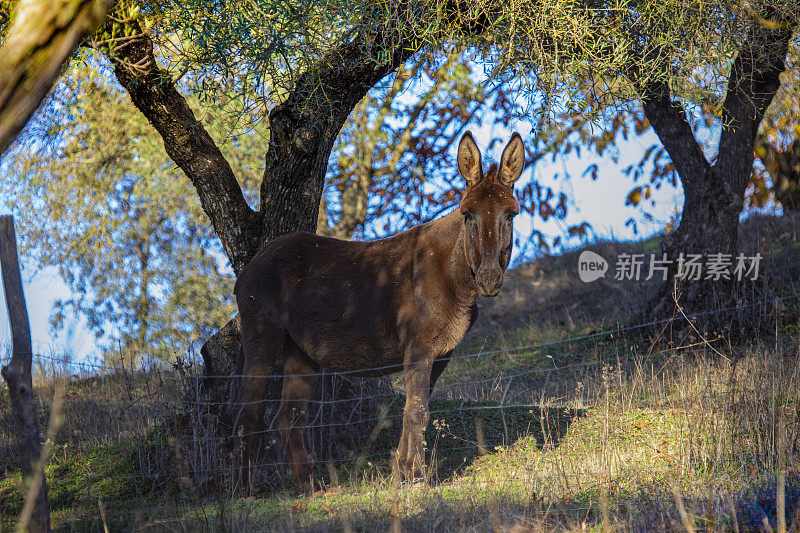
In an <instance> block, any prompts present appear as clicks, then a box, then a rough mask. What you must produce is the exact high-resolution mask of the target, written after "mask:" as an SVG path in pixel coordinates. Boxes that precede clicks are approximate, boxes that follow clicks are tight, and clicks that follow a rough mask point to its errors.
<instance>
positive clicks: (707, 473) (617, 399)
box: [0, 216, 800, 531]
mask: <svg viewBox="0 0 800 533" xmlns="http://www.w3.org/2000/svg"><path fill="white" fill-rule="evenodd" d="M741 240H742V247H743V249H744V250H746V251H748V252H755V251H760V252H762V253H764V255H765V261H764V265H763V271H764V274H765V275H767V276H769V277H770V286H771V287H772V288H773V290H774V294H772V295H771V299H770V300H769V302H767V303H763V304H762V305H761V307H763V321H764V323H763V325H759V327H760V330H761V331H762V334H761V335H759V336H758V337H757V338H753V339H752V340H751V341H750V342H747V343H743V344H739V345H731V344H730V343H726V342H725V339H703V338H699V339H698V340H697V342H696V343H695V344H694V345H693V346H690V347H688V348H687V347H684V348H683V349H677V348H674V347H669V346H664V345H658V344H656V345H654V344H652V343H651V342H650V341H649V339H648V340H645V338H643V337H641V336H639V335H638V332H637V330H636V328H631V326H635V325H636V322H635V317H636V316H638V311H639V310H640V308H641V305H642V303H643V302H646V298H647V295H648V294H649V293H650V292H652V290H653V288H654V286H653V285H652V284H648V283H641V282H639V283H636V282H627V281H625V282H623V281H617V280H614V279H613V278H612V277H609V278H607V279H604V280H599V281H597V282H594V283H590V284H584V283H582V282H581V281H580V280H579V279H578V277H577V267H576V265H577V257H578V255H579V253H580V251H581V250H582V249H584V248H581V249H576V250H574V251H571V252H568V253H564V254H562V255H559V256H550V257H541V258H537V259H536V260H535V261H532V262H523V263H522V264H520V265H518V266H517V267H515V268H514V269H513V270H512V271H510V272H509V273H508V279H507V281H506V283H505V286H504V288H503V291H502V294H501V296H500V297H498V298H495V299H486V300H482V301H481V302H480V307H481V318H480V320H479V322H478V323H477V324H476V326H475V328H474V329H473V331H471V332H470V334H469V336H468V337H467V339H465V341H464V342H463V343H462V345H461V347H460V348H459V350H458V352H457V354H456V358H455V359H454V361H453V362H452V363H451V364H450V366H449V367H448V369H447V371H446V372H445V373H444V374H443V375H442V378H441V380H440V382H439V384H438V385H437V389H436V392H435V394H434V397H433V399H432V402H431V413H432V414H431V423H430V425H429V427H428V429H427V433H426V446H427V451H428V471H427V479H426V480H425V482H423V483H417V484H414V485H399V484H397V483H396V482H395V481H394V480H393V477H392V474H391V468H390V454H391V450H392V449H393V447H394V446H396V443H397V439H398V436H399V417H400V415H401V412H400V406H401V405H402V388H403V383H402V378H400V377H397V378H395V379H394V380H393V381H392V386H391V388H388V387H387V388H386V389H385V391H384V392H382V393H380V394H379V395H377V396H376V397H371V398H370V401H371V402H373V403H374V404H375V405H376V406H378V408H377V409H376V410H375V411H376V412H377V413H378V416H375V417H374V418H375V420H369V421H362V422H361V424H360V425H358V427H359V431H360V433H359V435H358V436H359V440H358V442H359V443H360V445H359V446H357V447H356V448H357V449H350V450H345V449H342V450H334V452H335V453H334V452H331V455H329V456H328V457H334V456H335V457H336V459H335V460H330V461H325V460H321V459H320V458H317V465H318V469H317V470H318V477H319V478H320V479H321V480H322V482H323V483H324V484H325V491H324V492H321V493H319V494H318V495H316V496H314V497H303V496H298V495H297V494H296V493H295V489H294V486H293V483H292V481H291V479H290V476H289V475H288V468H287V467H286V465H285V464H280V463H281V462H282V460H281V459H280V453H279V447H278V446H277V444H275V443H272V442H271V441H268V442H266V446H267V447H270V448H271V450H267V451H266V452H265V455H264V456H263V457H265V458H270V457H275V458H277V460H276V459H270V460H269V464H268V465H264V467H263V468H261V473H260V474H259V475H260V476H261V477H260V478H259V483H260V484H259V493H258V494H254V495H252V496H251V497H247V498H239V497H234V496H233V495H232V494H230V493H229V492H226V490H225V487H226V473H227V471H228V461H229V457H228V456H226V452H225V451H224V447H223V446H220V445H219V443H218V442H217V441H215V440H209V439H213V437H214V435H213V432H209V431H210V430H209V429H208V425H210V424H213V420H212V419H213V415H211V414H210V413H208V412H204V411H202V409H201V407H202V402H197V401H196V400H198V399H199V397H198V396H197V391H196V388H195V387H194V385H195V384H196V381H195V380H193V379H191V378H190V377H187V373H191V372H192V370H193V369H192V368H191V367H189V368H179V369H174V368H171V369H161V370H155V369H153V370H151V371H149V372H139V371H130V370H128V371H125V370H121V369H118V370H117V371H114V372H99V373H98V372H87V373H86V374H85V375H84V374H77V375H74V376H67V385H66V387H67V393H66V399H65V401H64V404H63V412H64V417H63V420H64V422H63V427H61V429H60V431H59V433H58V437H57V439H56V445H55V447H54V452H53V454H52V455H51V457H50V458H49V461H48V466H47V478H48V482H49V484H50V498H51V506H52V509H53V514H52V516H53V525H54V528H55V529H57V530H102V528H103V525H104V524H105V525H107V526H108V528H109V529H110V530H112V531H113V530H123V529H125V530H127V529H132V528H136V529H189V530H195V529H207V530H268V531H287V530H288V531H292V530H303V531H327V530H369V529H379V530H386V529H388V528H395V530H403V531H454V530H466V531H485V530H492V529H493V530H498V531H551V530H587V529H589V530H598V531H599V530H601V529H612V528H616V529H623V530H638V531H652V530H665V531H666V530H682V529H694V528H698V529H706V530H723V531H726V530H736V529H738V530H741V531H745V530H754V529H755V530H758V529H764V530H767V529H768V528H769V529H771V528H776V527H779V526H780V522H781V517H783V520H784V521H785V522H786V523H788V524H789V526H790V527H794V528H797V527H798V521H797V520H795V513H796V510H797V502H798V496H799V495H800V480H798V467H799V466H800V463H798V459H800V410H798V408H797V405H798V403H797V400H798V398H800V360H799V359H800V358H798V353H800V344H798V338H797V333H798V327H797V326H798V308H799V307H800V306H798V302H797V301H796V300H795V299H794V298H795V296H797V295H798V292H797V291H796V290H795V285H796V283H797V281H798V280H800V246H798V243H800V239H798V231H797V221H796V220H794V219H790V218H784V217H781V218H775V217H766V216H756V217H751V218H750V219H749V220H747V221H745V222H744V223H743V224H742V229H741ZM658 242H659V239H658V237H656V238H653V239H650V240H647V241H642V242H636V243H607V242H598V243H593V244H591V245H589V246H588V248H589V249H592V250H594V251H596V252H598V253H600V255H602V256H603V257H605V258H606V259H608V260H610V261H611V262H613V261H614V258H615V257H616V254H618V253H633V252H640V251H642V252H649V251H655V250H657V247H658ZM52 377H53V375H52V372H44V371H42V372H40V373H39V374H38V376H37V389H38V392H39V394H40V397H41V398H42V399H43V403H44V406H43V409H42V421H43V424H46V422H47V420H48V412H49V403H48V399H49V398H52V397H53V392H54V389H55V386H56V385H55V381H54V380H53V379H52ZM0 402H2V403H0V417H2V423H0V452H2V453H0V469H2V470H3V471H4V472H5V474H4V476H3V478H2V480H0V513H1V514H2V522H1V524H2V527H3V528H10V527H12V526H13V523H14V520H15V519H16V516H17V515H18V514H19V511H20V509H21V506H22V496H21V491H20V479H19V474H18V473H16V472H15V470H14V452H13V446H12V435H11V433H10V427H9V424H8V423H7V419H8V416H9V415H8V400H7V394H6V392H5V391H3V395H2V397H0ZM321 412H322V413H323V415H324V411H321ZM204 432H206V433H204ZM311 446H312V448H314V447H315V442H311ZM316 449H318V448H315V450H316ZM270 453H272V454H273V455H269V454H270ZM276 463H277V464H276ZM398 528H399V529H398Z"/></svg>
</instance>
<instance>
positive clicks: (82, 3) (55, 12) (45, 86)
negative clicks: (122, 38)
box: [0, 0, 114, 156]
mask: <svg viewBox="0 0 800 533" xmlns="http://www.w3.org/2000/svg"><path fill="white" fill-rule="evenodd" d="M113 5H114V1H113V0H18V1H17V2H16V3H15V4H14V3H13V2H12V1H11V0H2V1H0V44H2V46H0V156H2V155H3V153H4V152H5V151H6V149H7V148H8V147H9V146H10V145H11V143H12V142H14V139H16V137H17V135H19V132H20V131H22V128H23V127H24V126H25V124H26V123H27V122H28V120H29V119H30V118H31V116H32V115H33V113H34V112H35V111H36V109H37V108H38V107H39V104H41V102H42V100H43V99H44V98H45V96H46V95H47V92H48V91H49V90H50V87H52V85H53V83H54V82H55V80H56V78H57V77H58V75H59V74H60V72H61V66H62V65H63V64H64V62H65V61H66V60H67V59H68V58H69V56H70V54H72V52H73V51H74V50H75V48H76V47H77V46H78V44H79V43H80V42H81V41H82V40H83V39H84V38H85V37H86V36H87V35H89V34H91V33H92V32H93V31H94V30H95V29H96V28H97V26H99V25H100V23H101V22H102V21H103V19H104V18H105V16H106V13H107V12H108V10H109V9H110V8H111V7H112V6H113Z"/></svg>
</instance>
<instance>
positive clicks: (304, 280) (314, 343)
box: [234, 233, 414, 371]
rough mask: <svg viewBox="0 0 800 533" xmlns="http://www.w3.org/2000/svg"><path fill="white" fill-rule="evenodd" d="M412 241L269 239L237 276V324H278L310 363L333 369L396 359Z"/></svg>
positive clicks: (297, 235) (409, 283)
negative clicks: (238, 320) (238, 316)
mask: <svg viewBox="0 0 800 533" xmlns="http://www.w3.org/2000/svg"><path fill="white" fill-rule="evenodd" d="M410 240H411V241H413V239H410ZM410 240H409V239H407V238H406V239H396V238H394V239H391V238H390V239H381V240H378V241H372V242H352V241H343V240H339V239H333V238H330V237H322V236H319V235H313V234H310V233H292V234H289V235H285V236H283V237H280V238H278V239H275V240H274V241H272V242H270V243H269V244H268V245H267V246H265V247H264V248H263V249H262V250H261V251H260V252H259V254H258V255H257V256H256V258H254V260H253V261H251V262H250V264H248V266H247V267H246V268H245V269H244V270H243V271H242V272H241V274H240V275H239V278H238V280H237V282H236V287H235V289H234V293H235V294H236V299H237V303H238V305H239V311H240V313H241V318H242V321H243V324H242V330H243V331H247V330H253V329H255V330H258V328H259V324H262V323H269V324H272V325H274V326H277V327H280V328H283V329H284V330H285V331H286V332H287V333H288V335H289V337H290V338H291V341H293V342H294V343H296V344H297V346H298V347H299V348H300V349H301V350H302V351H303V352H305V353H306V354H307V355H308V356H309V357H310V358H311V359H312V360H313V361H314V362H316V363H317V364H318V365H320V366H324V367H326V368H328V369H330V370H334V371H337V370H338V371H343V370H356V369H366V368H374V367H377V366H383V365H388V364H394V363H396V362H399V361H400V360H402V355H401V354H400V353H399V350H400V344H401V342H400V334H399V331H398V322H399V320H400V319H401V317H400V316H399V314H402V308H403V303H402V302H404V301H407V300H408V299H409V298H413V286H412V279H413V275H414V274H413V271H414V264H413V263H414V262H413V260H412V259H413V244H410V242H409V241H410Z"/></svg>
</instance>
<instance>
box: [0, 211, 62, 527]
mask: <svg viewBox="0 0 800 533" xmlns="http://www.w3.org/2000/svg"><path fill="white" fill-rule="evenodd" d="M0 268H2V273H3V290H4V291H5V294H6V306H7V307H8V317H9V320H10V322H11V343H12V349H11V362H10V363H9V364H8V365H6V366H4V367H3V371H2V374H3V378H5V380H6V383H7V384H8V392H9V396H10V398H11V410H12V420H13V423H14V433H16V435H17V448H18V449H19V454H20V457H21V458H22V477H23V479H24V480H25V484H26V490H27V488H28V487H29V486H30V484H31V483H36V482H37V481H38V482H39V488H38V490H35V489H36V487H33V489H34V491H33V497H35V498H36V502H35V504H34V506H33V513H32V514H31V516H30V519H29V521H28V523H27V529H29V530H30V531H49V530H50V505H49V503H48V501H47V482H46V481H45V478H44V465H42V464H40V454H41V450H40V443H41V436H40V433H39V420H38V418H37V416H36V402H35V399H34V397H33V379H32V378H31V363H32V359H33V353H32V348H31V330H30V325H29V323H28V310H27V308H26V307H25V295H24V293H23V291H22V278H21V277H20V273H19V261H18V258H17V240H16V237H15V235H14V217H12V216H11V215H3V216H0ZM20 520H24V517H20ZM25 526H26V525H25V524H22V528H23V529H25Z"/></svg>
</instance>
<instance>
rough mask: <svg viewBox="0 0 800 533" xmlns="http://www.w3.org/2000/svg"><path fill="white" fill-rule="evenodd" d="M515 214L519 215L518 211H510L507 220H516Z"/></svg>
mask: <svg viewBox="0 0 800 533" xmlns="http://www.w3.org/2000/svg"><path fill="white" fill-rule="evenodd" d="M515 216H517V215H516V213H509V214H507V215H506V220H508V221H509V222H511V221H512V220H514V217H515Z"/></svg>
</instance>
